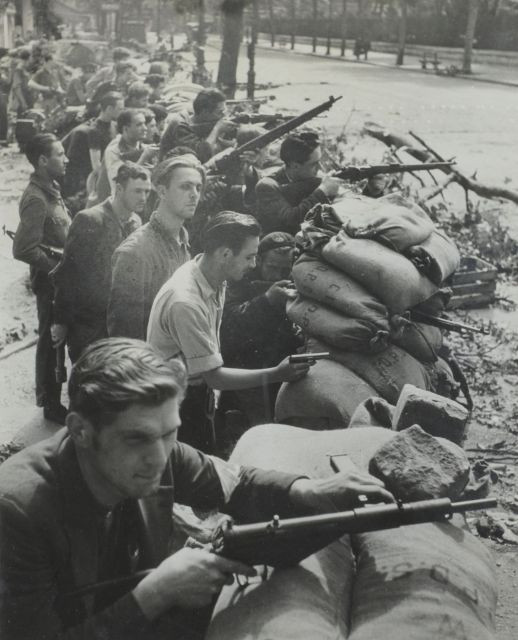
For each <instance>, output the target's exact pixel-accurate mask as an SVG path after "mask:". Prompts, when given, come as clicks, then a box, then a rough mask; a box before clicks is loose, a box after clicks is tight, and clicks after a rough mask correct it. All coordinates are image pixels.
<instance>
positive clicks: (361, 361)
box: [306, 338, 434, 404]
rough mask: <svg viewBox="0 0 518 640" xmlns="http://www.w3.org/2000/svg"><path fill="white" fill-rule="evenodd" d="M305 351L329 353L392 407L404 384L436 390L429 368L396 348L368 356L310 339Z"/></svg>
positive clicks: (393, 346)
mask: <svg viewBox="0 0 518 640" xmlns="http://www.w3.org/2000/svg"><path fill="white" fill-rule="evenodd" d="M306 350H307V351H308V353H311V352H314V353H315V352H319V351H329V352H330V357H331V358H332V359H333V360H336V361H337V362H339V363H341V364H342V365H344V366H345V367H347V368H348V369H350V370H351V371H353V372H354V373H356V375H358V376H359V377H360V378H362V379H363V380H365V382H367V383H368V384H369V385H370V386H371V387H372V388H373V389H374V390H375V391H376V393H375V394H373V395H379V396H381V397H382V398H385V400H387V401H388V402H390V403H391V404H396V402H397V399H398V397H399V394H400V393H401V389H402V388H403V387H404V386H405V384H413V385H414V386H416V387H419V388H420V389H427V390H432V391H433V390H434V389H432V381H431V377H430V372H429V371H428V369H427V368H426V366H425V365H423V364H422V363H420V362H419V361H418V360H416V359H415V358H414V357H412V356H411V355H410V354H409V353H407V352H406V351H404V350H403V349H401V348H400V347H397V346H396V345H390V346H389V347H388V348H387V349H385V351H383V352H382V353H379V354H369V353H358V352H354V351H344V350H341V349H336V348H335V347H333V346H331V345H328V344H325V343H323V342H322V341H320V340H315V339H314V338H311V339H309V340H308V343H307V349H306Z"/></svg>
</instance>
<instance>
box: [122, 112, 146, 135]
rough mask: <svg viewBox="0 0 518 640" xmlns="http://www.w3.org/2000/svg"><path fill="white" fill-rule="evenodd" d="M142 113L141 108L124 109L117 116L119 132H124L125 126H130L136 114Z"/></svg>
mask: <svg viewBox="0 0 518 640" xmlns="http://www.w3.org/2000/svg"><path fill="white" fill-rule="evenodd" d="M139 113H142V110H141V109H123V110H122V111H121V112H120V113H119V115H118V116H117V133H122V132H123V131H124V127H130V126H131V123H132V122H133V119H134V118H135V116H136V115H138V114H139Z"/></svg>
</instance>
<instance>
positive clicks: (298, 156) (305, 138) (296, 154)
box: [280, 131, 320, 164]
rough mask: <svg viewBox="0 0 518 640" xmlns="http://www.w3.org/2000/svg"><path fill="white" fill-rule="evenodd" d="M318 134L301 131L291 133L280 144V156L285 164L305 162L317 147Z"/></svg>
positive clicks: (318, 142)
mask: <svg viewBox="0 0 518 640" xmlns="http://www.w3.org/2000/svg"><path fill="white" fill-rule="evenodd" d="M319 144H320V141H319V139H318V133H315V132H314V131H301V132H300V133H292V134H290V135H288V136H286V138H284V140H283V142H282V144H281V150H280V156H281V160H282V161H283V162H284V163H285V164H290V162H299V163H300V164H303V163H304V162H307V160H308V158H309V156H310V155H311V154H312V153H313V151H314V150H315V149H316V148H317V147H318V146H319Z"/></svg>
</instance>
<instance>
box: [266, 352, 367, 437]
mask: <svg viewBox="0 0 518 640" xmlns="http://www.w3.org/2000/svg"><path fill="white" fill-rule="evenodd" d="M373 395H376V391H375V390H374V389H373V388H372V387H371V386H370V385H369V384H368V383H367V382H365V381H364V380H363V379H362V378H360V377H359V376H357V375H356V374H355V373H353V372H352V371H350V370H349V369H347V368H346V367H344V366H343V365H341V364H340V363H339V362H334V361H332V360H319V361H318V362H317V363H316V364H315V365H314V366H313V367H311V369H310V370H309V373H308V375H307V376H305V377H304V378H302V379H300V380H297V381H296V382H290V383H286V382H285V383H284V384H283V385H282V386H281V388H280V390H279V393H278V395H277V400H276V403H275V420H277V421H278V422H282V423H284V424H290V425H293V426H296V427H304V428H306V429H314V430H325V429H345V428H346V427H347V426H348V424H349V421H350V419H351V416H352V415H353V413H354V411H355V410H356V407H357V406H358V405H359V404H361V403H362V402H363V401H364V400H366V399H367V398H369V397H370V396H373Z"/></svg>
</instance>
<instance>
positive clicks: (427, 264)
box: [405, 229, 460, 286]
mask: <svg viewBox="0 0 518 640" xmlns="http://www.w3.org/2000/svg"><path fill="white" fill-rule="evenodd" d="M405 255H406V256H407V257H408V258H409V259H410V260H411V261H412V263H413V264H414V265H415V266H416V267H417V269H418V270H419V271H420V272H421V273H423V274H424V275H425V276H427V278H428V279H429V280H431V281H432V282H433V283H434V284H436V285H438V286H439V285H440V284H441V283H442V282H444V280H446V278H449V277H450V276H451V275H452V274H453V273H455V271H457V269H458V268H459V266H460V253H459V250H458V249H457V246H456V245H455V243H454V242H453V240H450V238H448V236H447V235H446V234H445V233H443V232H442V231H438V230H437V229H434V231H433V233H432V234H430V236H429V237H428V238H427V239H426V240H424V241H423V242H421V243H420V244H417V245H416V246H412V247H409V248H408V250H407V251H406V253H405Z"/></svg>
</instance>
